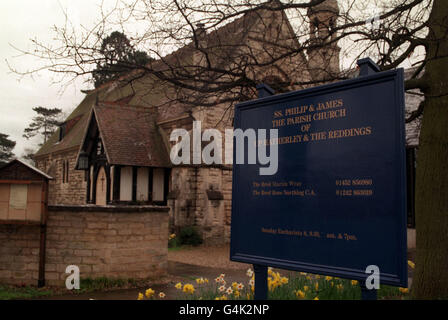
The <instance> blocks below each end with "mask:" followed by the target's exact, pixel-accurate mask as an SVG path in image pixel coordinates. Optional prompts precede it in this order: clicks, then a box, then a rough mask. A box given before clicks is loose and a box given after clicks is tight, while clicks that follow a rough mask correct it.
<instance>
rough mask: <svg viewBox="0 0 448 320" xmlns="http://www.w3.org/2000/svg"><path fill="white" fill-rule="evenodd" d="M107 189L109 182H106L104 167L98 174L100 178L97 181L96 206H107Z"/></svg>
mask: <svg viewBox="0 0 448 320" xmlns="http://www.w3.org/2000/svg"><path fill="white" fill-rule="evenodd" d="M106 189H107V180H106V171H105V170H104V167H101V168H100V170H99V172H98V177H97V179H96V202H95V204H97V205H99V206H105V205H106Z"/></svg>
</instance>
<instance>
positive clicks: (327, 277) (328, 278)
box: [325, 276, 333, 281]
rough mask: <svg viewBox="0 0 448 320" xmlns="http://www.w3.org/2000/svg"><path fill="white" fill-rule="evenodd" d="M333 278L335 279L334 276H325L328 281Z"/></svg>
mask: <svg viewBox="0 0 448 320" xmlns="http://www.w3.org/2000/svg"><path fill="white" fill-rule="evenodd" d="M331 279H333V277H330V276H326V277H325V280H326V281H330V280H331Z"/></svg>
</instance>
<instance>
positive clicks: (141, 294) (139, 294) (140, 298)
mask: <svg viewBox="0 0 448 320" xmlns="http://www.w3.org/2000/svg"><path fill="white" fill-rule="evenodd" d="M144 297H145V296H144V295H143V293H141V292H139V293H138V297H137V300H143V298H144Z"/></svg>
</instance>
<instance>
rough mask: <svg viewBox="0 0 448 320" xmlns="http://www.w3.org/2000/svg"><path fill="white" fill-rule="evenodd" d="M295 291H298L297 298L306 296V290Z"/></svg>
mask: <svg viewBox="0 0 448 320" xmlns="http://www.w3.org/2000/svg"><path fill="white" fill-rule="evenodd" d="M295 293H296V296H297V298H300V299H303V298H305V292H303V291H302V290H297V291H296V292H295Z"/></svg>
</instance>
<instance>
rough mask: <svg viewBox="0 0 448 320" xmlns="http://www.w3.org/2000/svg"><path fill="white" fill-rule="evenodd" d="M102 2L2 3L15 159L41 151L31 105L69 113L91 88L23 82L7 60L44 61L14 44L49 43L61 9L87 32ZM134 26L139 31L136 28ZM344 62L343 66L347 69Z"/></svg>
mask: <svg viewBox="0 0 448 320" xmlns="http://www.w3.org/2000/svg"><path fill="white" fill-rule="evenodd" d="M100 3H101V0H1V1H0V58H1V59H0V101H1V102H0V133H4V134H8V135H9V136H10V139H11V140H13V141H16V142H17V145H16V147H15V149H14V153H15V154H16V156H19V157H20V156H22V155H23V151H24V149H25V148H33V149H35V150H37V148H38V147H37V144H38V142H40V141H37V140H36V139H34V140H33V139H32V140H26V139H25V138H23V137H22V134H23V130H24V129H25V128H26V127H27V126H28V125H29V123H30V122H31V120H32V118H33V116H34V115H35V112H34V111H33V110H32V108H33V107H36V106H43V107H47V108H55V107H57V108H62V109H63V111H64V113H65V114H66V115H68V114H69V113H70V112H71V111H72V110H73V109H74V108H75V107H76V106H77V105H78V104H79V102H80V101H81V100H82V99H83V97H84V94H83V93H81V89H88V88H91V87H92V85H91V84H87V83H83V81H82V80H81V79H79V80H77V81H76V82H75V83H74V84H71V85H70V86H68V87H65V89H63V90H62V86H61V84H52V83H53V82H54V79H53V78H52V76H53V75H52V74H51V73H50V72H48V71H45V72H41V73H40V74H39V76H38V77H35V78H34V79H32V78H30V77H25V78H22V79H19V76H18V75H17V74H14V73H12V72H11V71H10V70H9V68H8V65H7V63H6V60H8V62H9V64H10V65H12V66H13V67H14V68H16V69H20V70H21V71H24V70H27V69H30V68H33V67H36V66H37V65H41V62H40V63H39V61H38V60H36V59H33V58H31V57H28V56H27V57H24V56H18V55H19V52H18V51H17V50H15V49H14V48H13V47H12V46H11V45H13V46H15V47H18V48H21V49H24V50H26V49H30V48H32V43H31V41H30V39H33V38H37V39H39V40H40V41H41V42H44V43H51V42H52V36H53V32H52V30H51V28H52V27H53V26H55V25H56V26H62V25H63V24H64V22H65V18H64V14H63V9H65V10H66V11H67V13H68V16H69V18H70V20H71V22H72V23H73V25H80V24H82V25H83V26H84V27H87V28H89V27H91V26H92V25H93V24H94V23H95V21H96V20H97V19H98V18H99V16H100V11H99V5H100ZM104 3H105V5H106V6H107V5H113V3H114V1H112V0H105V2H104ZM369 11H372V10H369ZM372 12H373V11H372ZM372 14H374V13H372ZM131 28H138V27H136V26H134V25H132V26H131ZM89 29H90V28H89ZM137 32H138V31H137ZM342 62H343V61H342ZM342 64H343V67H344V68H347V67H348V66H345V65H344V63H342ZM407 64H408V63H407V61H406V63H404V64H403V66H405V67H409V65H407ZM19 80H20V81H19Z"/></svg>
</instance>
